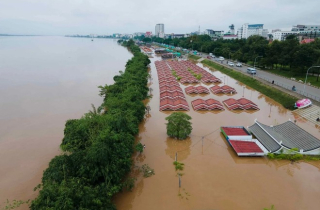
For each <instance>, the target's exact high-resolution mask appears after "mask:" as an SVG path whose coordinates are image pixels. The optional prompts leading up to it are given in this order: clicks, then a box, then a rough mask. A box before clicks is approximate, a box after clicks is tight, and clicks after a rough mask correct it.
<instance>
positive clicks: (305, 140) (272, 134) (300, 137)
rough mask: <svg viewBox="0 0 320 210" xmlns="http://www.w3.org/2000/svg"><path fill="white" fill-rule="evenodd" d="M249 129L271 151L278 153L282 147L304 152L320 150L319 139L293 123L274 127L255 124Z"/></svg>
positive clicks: (288, 122)
mask: <svg viewBox="0 0 320 210" xmlns="http://www.w3.org/2000/svg"><path fill="white" fill-rule="evenodd" d="M249 128H250V130H251V132H252V133H253V134H254V135H255V136H256V137H257V139H258V140H259V141H260V142H261V144H263V145H264V146H265V147H266V148H267V149H268V150H269V151H276V150H278V149H280V147H281V146H284V147H286V148H288V149H293V148H297V149H298V150H299V151H300V150H303V151H304V152H306V151H311V150H314V149H318V148H320V140H319V139H317V138H316V137H314V136H313V135H311V134H310V133H308V132H307V131H305V130H304V129H302V128H300V127H299V126H297V125H296V124H295V123H293V122H291V121H287V122H285V123H282V124H280V125H276V126H273V127H271V126H267V125H264V124H262V123H260V122H255V124H254V125H252V126H250V127H249ZM280 145H281V146H280Z"/></svg>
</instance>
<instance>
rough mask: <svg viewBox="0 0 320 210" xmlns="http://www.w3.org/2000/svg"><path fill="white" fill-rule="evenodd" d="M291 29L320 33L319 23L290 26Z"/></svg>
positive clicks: (300, 31)
mask: <svg viewBox="0 0 320 210" xmlns="http://www.w3.org/2000/svg"><path fill="white" fill-rule="evenodd" d="M291 31H297V32H299V33H308V32H309V33H310V32H311V31H312V32H319V33H320V25H296V26H292V29H291Z"/></svg>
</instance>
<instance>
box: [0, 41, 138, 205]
mask: <svg viewBox="0 0 320 210" xmlns="http://www.w3.org/2000/svg"><path fill="white" fill-rule="evenodd" d="M131 57H132V54H131V53H129V52H128V51H127V50H126V49H125V48H123V47H119V46H118V45H117V42H116V40H111V39H95V40H94V41H91V39H84V38H66V37H1V36H0V107H1V108H0V209H1V207H2V206H3V203H4V202H5V201H6V199H9V200H13V199H18V200H20V199H22V200H27V199H32V198H34V197H35V196H36V195H37V193H35V192H33V188H34V187H35V186H36V185H37V184H39V183H40V181H41V177H42V172H43V170H44V169H45V168H47V166H48V163H49V161H50V160H51V159H52V158H53V157H54V156H55V155H58V154H59V153H60V150H59V145H60V143H61V140H62V138H63V129H64V124H65V122H66V120H68V119H71V118H80V117H81V116H82V115H83V114H84V113H85V112H87V111H88V110H90V109H91V104H94V105H95V106H96V107H97V106H99V105H100V104H101V102H102V98H101V97H100V96H98V94H99V89H98V88H97V86H99V85H104V84H106V83H108V84H111V83H113V79H112V78H113V76H114V75H116V74H117V73H118V71H119V70H124V66H125V64H126V62H127V60H128V59H130V58H131ZM23 208H24V209H27V207H25V206H24V207H23ZM23 208H20V209H23Z"/></svg>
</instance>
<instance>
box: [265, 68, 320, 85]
mask: <svg viewBox="0 0 320 210" xmlns="http://www.w3.org/2000/svg"><path fill="white" fill-rule="evenodd" d="M264 71H268V72H270V73H273V74H276V75H280V76H283V77H287V78H291V77H294V78H295V79H296V81H299V80H302V81H303V82H304V81H305V79H306V75H305V74H304V75H301V74H300V75H297V73H296V72H291V71H286V70H278V69H270V70H264ZM308 82H310V83H311V84H312V85H313V86H316V87H320V78H319V81H317V76H311V75H308V78H307V83H308Z"/></svg>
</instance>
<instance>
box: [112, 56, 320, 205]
mask: <svg viewBox="0 0 320 210" xmlns="http://www.w3.org/2000/svg"><path fill="white" fill-rule="evenodd" d="M151 60H152V64H151V72H152V73H151V74H152V77H153V80H152V82H151V83H150V87H151V88H152V89H153V92H152V94H153V97H152V98H151V99H150V100H148V101H147V103H148V104H149V105H150V107H151V112H150V115H149V116H148V117H147V118H146V120H145V121H144V122H143V123H142V124H141V126H140V134H139V136H138V140H140V141H141V142H142V144H145V145H146V149H145V151H144V152H143V153H142V154H135V155H134V156H133V159H134V163H135V166H141V165H143V164H148V165H149V166H150V167H151V168H153V169H155V175H154V176H151V177H149V178H143V177H142V175H141V173H138V170H137V167H134V170H133V172H132V176H134V177H137V182H136V186H135V188H134V189H133V191H132V192H123V193H120V194H118V195H117V196H116V197H115V198H114V201H115V203H116V206H117V208H118V209H119V210H128V209H132V210H141V209H153V210H168V209H174V210H180V209H181V210H186V209H190V210H191V209H192V210H234V209H237V210H242V209H243V210H251V209H252V210H258V209H263V208H270V207H271V205H275V208H276V209H297V210H298V209H299V210H301V209H310V210H313V209H315V210H316V209H319V206H320V200H319V199H318V198H319V197H320V187H319V183H320V162H319V161H318V162H308V163H306V162H299V163H291V162H290V161H280V160H268V159H267V158H264V157H237V156H236V154H235V152H234V151H233V149H232V148H231V147H230V146H229V145H228V144H227V142H226V140H225V139H224V137H223V136H222V134H221V133H220V130H219V128H220V126H245V127H247V126H250V125H252V124H253V123H254V120H255V119H257V120H258V121H260V122H262V123H264V124H267V125H277V124H280V123H283V122H285V121H287V120H289V119H291V120H294V119H296V117H297V116H294V115H293V114H292V112H291V111H288V110H286V109H284V108H283V107H282V106H281V105H279V104H278V103H276V102H275V101H273V100H272V99H270V98H268V97H265V96H264V95H262V94H260V93H259V92H257V91H255V90H252V89H251V88H249V87H246V86H245V85H243V84H241V83H239V82H237V81H236V80H234V79H232V78H229V77H228V76H226V75H224V74H222V73H220V72H219V71H214V72H213V74H214V75H215V76H216V77H218V78H220V79H221V80H222V83H225V84H227V85H229V86H231V87H234V88H235V89H236V90H237V92H238V93H237V94H235V95H234V96H232V97H233V98H235V99H239V98H241V97H242V96H244V97H245V98H247V99H250V100H252V101H253V102H254V103H256V104H257V105H258V107H259V108H260V110H258V111H229V110H227V109H226V110H224V111H194V110H193V108H192V106H190V111H187V112H186V113H187V114H189V115H190V116H191V117H192V126H193V130H192V133H191V136H190V138H188V139H187V140H184V141H177V140H174V139H171V138H169V137H167V135H166V125H165V123H166V121H165V117H167V116H168V115H169V114H170V113H172V112H160V111H159V102H160V99H159V85H158V77H157V72H156V68H155V66H154V61H155V60H159V58H152V59H151ZM198 65H199V66H201V67H203V66H202V65H201V64H198ZM205 69H207V68H205ZM207 70H209V69H207ZM202 85H203V84H202ZM205 86H206V85H205ZM211 86H212V85H208V86H207V87H211ZM181 87H182V89H183V90H184V88H185V87H186V86H185V85H181ZM230 97H231V96H228V95H219V96H217V95H214V94H212V93H210V94H208V95H204V96H199V95H192V96H190V95H186V98H187V101H188V103H189V105H191V101H192V100H195V99H197V98H205V99H208V98H213V99H216V100H218V101H220V102H222V101H223V100H225V99H228V98H230ZM297 124H298V125H299V126H301V127H302V128H304V129H306V130H307V131H309V132H310V133H311V134H313V135H314V136H316V137H318V138H319V137H320V128H319V127H316V126H315V125H314V124H312V123H310V122H307V121H303V120H300V119H297ZM202 139H203V141H202ZM176 153H177V157H178V161H180V162H183V163H184V164H185V168H184V170H183V175H182V178H181V188H179V178H178V176H177V172H176V171H175V169H174V165H173V161H174V160H175V155H176Z"/></svg>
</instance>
